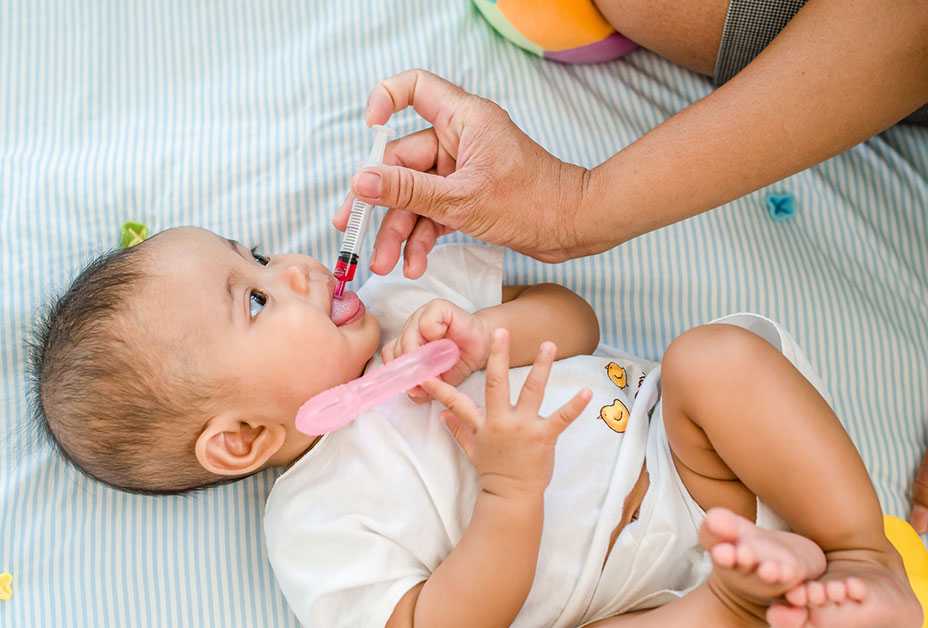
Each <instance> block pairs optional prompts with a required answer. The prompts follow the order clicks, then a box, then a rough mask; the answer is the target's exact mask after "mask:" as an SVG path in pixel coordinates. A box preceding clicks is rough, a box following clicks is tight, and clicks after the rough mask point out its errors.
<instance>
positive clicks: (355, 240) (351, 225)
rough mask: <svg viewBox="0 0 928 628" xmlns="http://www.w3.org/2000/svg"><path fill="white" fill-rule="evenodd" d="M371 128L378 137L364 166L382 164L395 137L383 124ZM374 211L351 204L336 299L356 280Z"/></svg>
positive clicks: (360, 203) (340, 252) (337, 267)
mask: <svg viewBox="0 0 928 628" xmlns="http://www.w3.org/2000/svg"><path fill="white" fill-rule="evenodd" d="M371 128H373V129H374V132H375V133H376V135H375V136H374V145H373V146H372V147H371V152H370V154H369V155H368V156H367V160H366V161H365V162H364V166H378V165H380V164H382V163H383V153H384V150H385V149H386V147H387V142H388V141H390V138H391V137H393V129H390V128H388V127H385V126H383V125H381V124H377V125H374V126H373V127H371ZM362 167H363V166H362ZM373 209H374V207H373V205H371V204H370V203H365V202H364V201H361V200H358V199H354V200H353V201H352V203H351V215H350V216H349V218H348V226H347V227H346V228H345V237H344V239H343V240H342V246H341V248H340V249H339V250H338V261H337V262H336V263H335V273H334V274H335V279H336V280H337V281H338V283H337V285H336V287H335V297H336V298H339V297H341V296H342V295H343V294H344V292H345V284H347V283H348V282H349V281H351V280H352V279H354V275H355V272H356V271H357V269H358V258H359V257H358V254H359V252H360V250H361V246H362V245H363V244H364V236H365V235H366V234H367V228H368V225H369V223H370V216H371V212H372V211H373Z"/></svg>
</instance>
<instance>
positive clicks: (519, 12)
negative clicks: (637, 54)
mask: <svg viewBox="0 0 928 628" xmlns="http://www.w3.org/2000/svg"><path fill="white" fill-rule="evenodd" d="M474 4H476V5H477V8H478V9H480V12H481V13H482V14H483V17H484V18H486V20H487V21H488V22H489V23H490V24H491V25H492V26H493V28H495V29H496V30H497V32H499V34H500V35H502V36H503V37H505V38H506V39H508V40H509V41H511V42H512V43H514V44H516V45H517V46H520V47H521V48H524V49H525V50H528V51H529V52H531V53H533V54H536V55H538V56H539V57H544V58H545V59H551V60H553V61H560V62H562V63H601V62H603V61H612V60H613V59H618V58H619V57H622V56H624V55H627V54H628V53H630V52H632V51H633V50H635V49H636V48H638V45H637V44H636V43H634V42H633V41H631V40H630V39H628V38H627V37H623V36H622V35H620V34H619V33H617V32H616V30H615V29H614V28H612V25H611V24H609V23H608V22H607V21H606V20H605V19H604V18H603V16H602V14H600V12H599V11H598V10H597V9H596V7H595V6H594V5H593V2H592V0H546V1H545V2H538V1H537V0H474Z"/></svg>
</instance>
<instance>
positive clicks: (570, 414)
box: [547, 388, 593, 438]
mask: <svg viewBox="0 0 928 628" xmlns="http://www.w3.org/2000/svg"><path fill="white" fill-rule="evenodd" d="M592 397H593V393H591V392H590V389H589V388H584V389H583V390H581V391H580V392H578V393H577V394H576V395H574V396H573V397H572V398H571V400H570V401H568V402H567V403H565V404H564V405H563V406H561V407H560V408H558V409H557V411H555V412H554V414H552V415H551V416H549V417H548V421H547V425H548V429H549V430H551V435H552V436H554V437H555V438H556V437H558V436H560V434H561V432H563V431H564V430H566V429H567V427H568V426H569V425H570V424H571V423H573V422H574V419H576V418H577V417H578V416H580V413H581V412H583V409H584V408H586V405H587V404H588V403H590V399H591V398H592Z"/></svg>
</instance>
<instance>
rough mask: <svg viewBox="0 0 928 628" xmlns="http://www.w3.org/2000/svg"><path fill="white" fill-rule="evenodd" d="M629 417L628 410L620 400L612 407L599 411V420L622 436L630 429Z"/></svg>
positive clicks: (614, 402) (613, 403)
mask: <svg viewBox="0 0 928 628" xmlns="http://www.w3.org/2000/svg"><path fill="white" fill-rule="evenodd" d="M628 417H629V413H628V408H626V407H625V404H624V403H622V402H621V401H619V400H618V399H616V400H614V401H613V402H612V404H611V405H608V406H603V407H602V408H600V409H599V418H601V419H602V420H603V421H605V423H606V425H608V426H609V429H611V430H612V431H614V432H619V433H620V434H621V433H622V432H624V431H625V428H626V427H628Z"/></svg>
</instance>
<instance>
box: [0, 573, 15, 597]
mask: <svg viewBox="0 0 928 628" xmlns="http://www.w3.org/2000/svg"><path fill="white" fill-rule="evenodd" d="M12 597H13V576H12V574H10V573H9V572H6V571H4V572H3V573H0V601H4V602H5V601H6V600H9V599H11V598H12Z"/></svg>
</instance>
